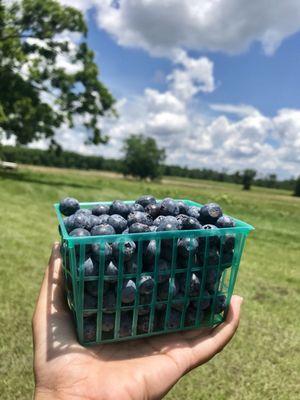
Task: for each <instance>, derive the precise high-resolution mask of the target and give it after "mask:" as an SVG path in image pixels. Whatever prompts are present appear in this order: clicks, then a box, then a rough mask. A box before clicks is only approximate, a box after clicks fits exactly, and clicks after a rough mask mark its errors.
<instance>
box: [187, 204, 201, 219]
mask: <svg viewBox="0 0 300 400" xmlns="http://www.w3.org/2000/svg"><path fill="white" fill-rule="evenodd" d="M187 215H189V216H190V217H193V218H196V219H197V220H199V217H200V208H199V207H196V206H191V207H189V208H188V211H187Z"/></svg>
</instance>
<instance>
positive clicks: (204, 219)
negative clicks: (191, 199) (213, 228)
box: [199, 203, 223, 225]
mask: <svg viewBox="0 0 300 400" xmlns="http://www.w3.org/2000/svg"><path fill="white" fill-rule="evenodd" d="M222 215H223V213H222V209H221V207H220V206H219V205H218V204H215V203H209V204H205V205H204V206H203V207H201V208H200V217H199V220H200V222H201V224H202V225H206V224H215V223H216V222H217V220H218V219H219V218H220V217H222Z"/></svg>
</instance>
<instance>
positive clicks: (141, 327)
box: [137, 315, 150, 333]
mask: <svg viewBox="0 0 300 400" xmlns="http://www.w3.org/2000/svg"><path fill="white" fill-rule="evenodd" d="M149 318H150V317H149V315H141V316H139V318H138V321H137V329H138V332H139V333H148V329H149V322H150V319H149Z"/></svg>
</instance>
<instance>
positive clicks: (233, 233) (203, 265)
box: [54, 200, 254, 345]
mask: <svg viewBox="0 0 300 400" xmlns="http://www.w3.org/2000/svg"><path fill="white" fill-rule="evenodd" d="M182 201H184V202H185V203H186V204H187V205H189V206H198V207H201V206H202V205H201V204H199V203H196V202H193V201H190V200H182ZM125 203H127V204H131V203H133V202H132V201H127V202H125ZM97 204H111V203H109V202H97V203H81V204H80V207H81V208H92V207H94V206H95V205H97ZM54 207H55V210H56V213H57V217H58V220H59V225H60V234H61V242H62V246H61V251H62V256H63V270H64V274H65V278H66V279H65V280H66V292H67V300H68V304H69V306H70V309H71V310H72V311H73V315H74V319H75V324H76V330H77V335H78V340H79V342H80V343H81V344H83V345H91V344H96V343H109V342H117V341H121V340H128V339H136V338H141V337H148V336H152V335H157V334H163V333H169V332H174V331H183V330H188V329H193V328H200V327H211V326H214V325H216V324H219V323H221V322H222V321H224V319H225V318H226V313H227V311H228V305H229V303H230V299H231V296H232V293H233V289H234V285H235V281H236V278H237V273H238V268H239V264H240V260H241V256H242V253H243V248H244V244H245V240H246V237H247V236H248V234H249V232H250V231H251V230H252V229H254V228H253V227H252V226H251V225H248V224H247V223H245V222H243V221H240V220H238V219H235V218H233V220H234V221H235V223H236V226H235V227H234V228H223V229H218V230H217V232H216V230H203V229H202V230H201V229H197V230H179V231H172V232H147V233H139V234H122V235H117V234H115V235H108V236H88V237H71V236H69V235H68V233H67V231H66V229H65V226H64V223H63V216H62V215H61V213H60V211H59V204H55V205H54ZM180 238H197V239H198V241H199V243H200V241H201V243H202V252H201V254H200V256H199V254H198V255H194V254H193V253H192V252H190V253H189V254H188V257H187V259H186V263H185V265H182V263H181V262H179V260H180V258H179V256H178V254H177V243H178V239H180ZM216 238H217V239H216ZM128 240H131V241H134V242H135V243H136V253H137V254H136V263H137V271H136V273H133V274H127V273H125V270H124V259H123V253H122V248H123V246H124V243H125V242H126V241H128ZM150 240H154V241H155V242H156V254H155V260H154V262H153V265H152V268H151V271H147V272H143V250H144V248H145V246H146V244H147V243H149V241H150ZM215 240H217V243H218V244H217V247H218V252H217V253H218V257H217V259H216V257H215V256H216V254H217V253H215V254H214V256H212V255H211V252H210V248H211V244H212V241H215ZM228 240H229V241H231V245H232V251H230V252H226V253H225V250H224V249H225V246H224V245H225V243H226V241H228ZM113 242H117V243H118V246H119V251H120V256H119V260H118V276H117V282H116V284H115V296H116V303H115V307H114V309H113V313H112V314H110V315H111V316H112V318H114V329H113V330H112V331H110V332H103V330H102V326H103V325H102V319H103V316H104V318H105V317H106V316H107V314H106V311H107V309H105V308H104V305H103V299H104V296H105V294H104V285H107V283H106V282H109V281H110V279H111V278H110V277H109V276H106V275H105V274H104V268H105V265H106V261H107V260H106V259H105V257H106V256H105V252H104V249H105V246H107V244H112V243H113ZM94 243H97V244H99V274H98V275H97V276H85V275H84V270H83V263H84V261H85V260H86V258H87V256H88V254H89V249H90V246H91V245H92V244H94ZM166 243H167V244H168V249H169V250H168V251H169V266H170V269H169V270H167V271H164V272H160V271H159V270H158V262H159V259H160V257H161V251H162V250H163V248H164V245H165V244H166ZM213 248H214V249H215V250H216V244H215V243H214V247H213ZM215 250H214V251H215ZM216 260H217V261H216ZM180 264H181V265H180ZM194 273H195V274H196V275H197V276H198V277H199V278H200V282H201V284H200V290H199V293H197V296H194V297H192V296H191V295H190V291H191V290H190V287H189V282H190V278H191V276H192V274H194ZM162 274H165V275H166V276H167V277H168V278H169V279H168V282H169V290H168V295H167V298H166V299H164V300H161V299H160V298H158V297H157V294H158V291H159V290H160V289H159V288H160V286H161V283H159V282H158V277H159V276H161V275H162ZM143 275H150V276H152V277H153V279H154V289H153V292H152V294H151V296H149V302H147V303H145V301H143V303H142V304H141V303H140V296H139V293H138V290H137V291H136V295H135V300H134V302H133V303H132V304H129V305H128V304H123V303H122V299H121V290H122V283H123V280H124V279H132V280H133V281H135V283H138V282H139V279H140V278H141V276H143ZM209 277H210V279H209ZM211 277H213V278H211ZM88 281H96V282H97V284H96V285H97V286H98V291H97V292H98V295H97V301H96V306H95V307H94V308H92V309H91V308H87V309H86V308H84V301H85V285H86V284H87V282H88ZM177 281H181V282H182V281H183V282H185V283H184V285H183V286H184V287H183V288H182V287H181V293H180V294H177V295H176V296H175V297H173V293H172V283H174V282H177ZM108 284H109V283H108ZM225 299H226V300H225ZM220 304H222V307H221V306H220ZM145 307H147V308H148V311H149V314H148V317H144V322H143V329H142V330H140V328H139V326H140V319H141V317H142V316H141V315H139V313H141V310H142V309H143V310H145ZM174 309H176V310H177V311H176V321H175V323H174V321H172V318H173V319H174V313H175V311H174ZM178 310H179V311H178ZM109 311H110V313H111V312H112V310H111V309H110V310H109ZM178 313H180V314H178ZM125 314H126V318H127V325H128V319H129V321H130V329H129V333H127V334H126V333H125V336H124V332H123V331H122V329H121V330H120V324H122V320H123V316H124V315H125ZM91 318H93V321H95V336H94V337H93V338H92V340H86V338H85V335H84V331H85V324H86V323H87V321H90V320H91ZM110 318H111V317H110ZM145 321H146V328H145ZM127 328H128V326H127ZM127 331H128V329H127Z"/></svg>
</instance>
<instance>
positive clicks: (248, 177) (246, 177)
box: [242, 169, 256, 190]
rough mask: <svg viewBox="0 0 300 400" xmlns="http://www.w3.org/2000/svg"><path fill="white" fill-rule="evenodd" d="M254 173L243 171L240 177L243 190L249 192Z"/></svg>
mask: <svg viewBox="0 0 300 400" xmlns="http://www.w3.org/2000/svg"><path fill="white" fill-rule="evenodd" d="M255 175H256V171H254V170H253V169H245V171H244V173H243V175H242V182H243V189H244V190H250V189H251V185H252V183H253V179H254V178H255Z"/></svg>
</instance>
